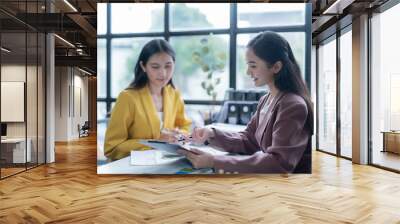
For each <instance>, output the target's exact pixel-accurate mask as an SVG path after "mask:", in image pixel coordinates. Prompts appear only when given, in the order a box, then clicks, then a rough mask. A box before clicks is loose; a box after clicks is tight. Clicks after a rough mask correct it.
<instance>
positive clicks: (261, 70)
mask: <svg viewBox="0 0 400 224" xmlns="http://www.w3.org/2000/svg"><path fill="white" fill-rule="evenodd" d="M246 62H247V75H249V76H250V77H251V78H252V79H253V82H254V85H255V86H257V87H259V86H264V85H273V84H274V75H275V74H276V73H278V72H279V71H280V69H281V65H282V63H281V62H280V61H278V62H276V63H275V64H274V65H272V66H271V65H268V64H267V62H266V61H264V60H262V59H261V58H259V57H258V56H257V55H255V54H254V51H253V49H251V48H247V50H246Z"/></svg>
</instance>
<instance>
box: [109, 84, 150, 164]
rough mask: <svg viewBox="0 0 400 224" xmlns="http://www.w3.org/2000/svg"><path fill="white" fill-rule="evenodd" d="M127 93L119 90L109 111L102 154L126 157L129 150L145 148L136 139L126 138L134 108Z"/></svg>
mask: <svg viewBox="0 0 400 224" xmlns="http://www.w3.org/2000/svg"><path fill="white" fill-rule="evenodd" d="M130 99H131V98H130V96H129V93H127V92H124V91H123V92H121V93H120V95H119V96H118V98H117V101H116V103H115V105H114V108H113V110H112V113H111V117H110V120H109V121H108V126H107V130H106V135H105V139H104V155H105V156H106V157H107V158H109V159H111V160H117V159H120V158H123V157H126V156H128V155H129V154H130V151H132V150H134V149H139V148H145V146H144V145H142V144H139V143H138V141H139V140H138V139H128V138H129V134H128V129H129V127H130V126H131V125H133V122H134V115H135V114H134V112H135V111H134V108H133V105H132V102H131V101H130Z"/></svg>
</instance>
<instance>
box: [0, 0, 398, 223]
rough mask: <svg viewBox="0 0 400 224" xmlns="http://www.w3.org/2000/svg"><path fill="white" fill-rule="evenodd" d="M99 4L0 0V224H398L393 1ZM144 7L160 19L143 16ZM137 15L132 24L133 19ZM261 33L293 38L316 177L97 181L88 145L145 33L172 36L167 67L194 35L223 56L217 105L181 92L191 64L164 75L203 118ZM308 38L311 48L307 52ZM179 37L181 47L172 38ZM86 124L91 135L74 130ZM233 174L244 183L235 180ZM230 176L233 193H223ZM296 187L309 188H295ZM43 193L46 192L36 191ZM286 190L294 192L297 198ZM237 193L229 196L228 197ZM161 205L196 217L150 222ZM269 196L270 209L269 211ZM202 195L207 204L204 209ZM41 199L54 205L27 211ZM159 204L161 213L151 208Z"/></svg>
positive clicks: (234, 84)
mask: <svg viewBox="0 0 400 224" xmlns="http://www.w3.org/2000/svg"><path fill="white" fill-rule="evenodd" d="M106 2H117V1H95V0H87V1H78V0H62V1H61V0H60V1H58V0H2V1H0V45H1V56H0V66H1V73H0V81H1V86H0V89H1V106H0V110H1V112H2V113H1V115H0V119H1V129H2V142H1V145H0V159H1V160H0V178H1V181H0V199H1V201H2V203H0V220H1V219H4V220H7V221H8V222H17V221H21V220H24V217H25V218H31V219H32V220H36V221H38V222H45V221H63V220H64V221H65V220H70V221H75V222H78V221H82V220H84V219H96V218H95V216H97V219H98V220H100V221H103V222H106V221H109V222H111V221H115V219H112V218H110V217H114V218H115V216H114V215H111V213H107V211H105V210H102V209H98V208H107V209H109V211H110V212H112V213H114V214H118V215H119V216H120V217H125V218H127V219H129V220H136V221H142V222H147V221H148V220H150V221H152V220H153V221H159V222H162V221H171V222H179V221H182V220H186V221H187V220H200V221H204V222H207V218H208V221H209V220H211V219H213V218H215V220H223V221H226V222H228V221H230V222H237V223H240V222H242V223H243V222H251V221H257V216H258V215H259V216H260V220H262V221H274V220H280V219H279V217H286V218H287V217H291V218H290V220H292V221H294V222H295V221H299V222H300V221H304V220H307V221H316V220H319V221H321V220H322V221H325V222H350V223H352V222H363V221H370V222H374V223H397V222H398V221H399V220H400V216H399V214H398V208H399V207H400V204H399V202H397V200H395V199H396V198H397V197H398V196H399V194H398V189H399V182H398V174H397V173H399V172H400V154H399V153H400V152H399V150H400V147H399V144H400V143H399V133H398V130H399V129H400V127H399V126H400V103H399V101H398V100H397V98H396V96H397V95H399V92H400V66H399V65H398V63H397V60H396V58H397V57H396V55H397V54H396V53H397V52H399V50H400V49H399V48H400V45H399V44H398V40H399V39H400V38H399V37H400V32H398V31H397V29H396V27H397V23H398V21H400V3H399V1H397V0H366V1H365V0H363V1H358V0H348V1H345V0H310V1H290V2H297V3H310V4H311V12H307V11H306V10H305V11H304V12H301V10H300V11H299V10H298V8H296V7H294V8H291V7H285V8H284V9H282V8H279V7H277V8H270V7H266V6H263V7H259V8H257V10H253V9H252V10H248V8H246V6H245V5H246V4H242V6H241V3H240V4H239V3H238V4H235V3H231V4H225V5H224V4H220V5H218V4H216V5H215V10H203V9H202V8H203V7H204V6H203V5H204V4H174V3H168V4H155V5H152V6H150V5H146V8H145V9H144V8H143V6H142V5H141V4H137V3H135V4H132V5H130V6H129V7H123V6H122V5H121V6H120V5H119V4H118V5H116V6H115V7H114V5H110V4H106ZM268 2H272V3H282V2H285V1H279V0H271V1H268ZM286 2H288V1H286ZM96 3H100V4H96ZM183 6H184V7H186V8H183V9H182V7H183ZM267 10H270V11H268V14H267V15H266V11H267ZM182 11H183V12H182ZM189 12H191V13H189ZM113 13H118V14H117V15H116V16H115V18H116V20H115V21H113V20H111V19H110V18H111V17H113V18H114V16H111V15H112V14H113ZM132 13H140V14H141V16H142V17H141V18H142V19H141V20H140V24H142V25H143V26H141V27H139V26H124V25H123V24H125V23H127V22H126V21H125V20H124V18H126V16H128V17H129V15H132ZM152 13H160V15H162V16H158V17H157V19H158V20H157V21H153V22H152V21H151V20H150V19H151V18H152V16H151V15H152ZM185 13H187V14H185ZM274 13H279V14H281V13H286V14H287V15H288V17H287V20H286V19H285V20H273V19H269V20H263V19H261V18H265V17H269V16H273V14H274ZM304 13H305V14H304ZM307 13H311V14H312V21H311V23H312V25H311V37H307V35H306V33H304V32H303V31H300V30H299V29H298V28H299V27H302V26H304V24H305V23H306V22H307V21H303V20H302V19H301V18H305V17H303V16H305V15H306V14H307ZM98 14H102V15H105V16H102V17H98V16H97V15H98ZM221 15H223V16H221ZM289 15H291V16H293V17H291V16H289ZM180 16H184V18H188V19H190V18H191V16H199V17H200V18H202V19H200V20H199V21H201V22H200V23H199V24H196V23H186V24H185V23H181V20H178V21H177V18H179V17H180ZM296 16H297V17H296ZM222 17H223V18H226V19H222V20H221V18H222ZM215 18H218V19H215ZM133 22H134V21H133V20H132V19H130V20H129V24H133ZM96 29H97V30H96ZM268 29H270V30H276V31H278V32H280V33H282V34H283V35H284V36H285V37H287V38H288V39H289V41H290V42H291V44H292V46H293V48H294V49H295V54H296V57H297V58H298V59H299V64H300V66H301V68H302V72H303V74H304V78H305V81H306V83H307V85H308V86H309V87H310V91H311V96H312V99H313V102H314V109H315V118H316V119H315V127H316V130H315V134H314V136H313V150H314V151H313V174H312V175H308V176H301V175H299V176H297V175H295V176H294V177H281V176H277V177H275V176H274V177H267V178H266V177H260V176H256V177H252V176H247V177H245V176H242V177H240V176H239V177H234V179H237V180H239V182H240V183H239V182H235V181H236V180H235V181H234V180H231V179H229V177H224V178H225V179H224V178H208V179H207V178H203V179H202V177H192V179H190V178H185V179H179V178H176V179H171V178H170V179H168V178H164V177H158V178H155V179H154V178H153V179H151V178H150V179H146V177H138V176H135V177H109V176H107V177H102V176H97V175H96V168H95V167H96V166H97V163H96V157H97V158H102V157H101V156H103V155H102V154H101V153H96V151H97V149H98V147H99V146H101V145H100V144H96V140H97V137H99V136H101V134H102V132H101V128H103V130H104V127H105V126H104V124H105V122H106V119H107V114H109V113H110V111H111V109H112V106H113V102H114V101H115V98H116V96H117V94H118V92H119V91H120V90H121V89H122V88H123V87H124V86H125V84H127V83H128V82H129V81H130V80H131V79H132V78H133V77H132V76H131V74H129V73H130V70H129V69H130V68H129V67H127V64H129V63H132V61H134V60H135V57H136V55H137V53H138V52H137V51H138V49H140V48H141V46H142V45H143V44H144V43H145V42H146V41H147V40H149V39H152V38H155V37H160V38H166V39H168V40H169V41H170V43H171V44H173V46H174V48H175V49H176V50H177V52H178V59H177V61H185V60H183V59H180V58H185V57H190V54H189V55H188V54H187V53H185V51H187V50H188V49H190V48H189V47H188V46H193V47H196V43H197V44H198V43H199V42H200V43H201V40H202V38H204V37H207V38H210V40H212V44H214V45H213V48H215V49H218V50H219V51H221V52H223V53H224V54H225V55H226V57H222V58H224V59H225V62H224V64H225V68H224V69H223V72H221V73H217V75H218V77H220V78H221V81H220V84H219V85H218V86H217V87H216V88H217V89H218V91H217V92H218V94H217V96H216V99H215V100H213V99H212V97H211V96H209V95H207V93H206V91H204V90H203V89H202V88H201V86H200V87H199V86H198V85H197V88H198V89H196V90H195V91H189V89H188V87H189V85H184V83H198V82H199V81H198V80H197V77H202V75H203V74H202V71H201V70H199V69H198V68H197V67H195V66H194V65H191V64H192V63H188V64H186V65H179V66H178V65H177V67H176V72H175V76H174V78H175V79H176V81H175V80H174V81H175V82H176V84H177V85H178V87H179V89H180V90H181V91H182V92H183V96H184V99H185V102H186V104H187V112H188V113H189V114H191V116H192V117H193V119H194V120H195V122H197V124H201V123H202V122H204V120H205V119H206V118H207V117H206V115H207V114H202V113H199V110H201V111H219V110H220V108H221V105H222V103H223V101H224V98H225V92H226V91H227V90H228V89H229V88H233V89H234V90H250V89H251V88H252V83H251V80H250V79H248V77H247V76H246V75H245V72H244V71H245V64H241V61H243V60H241V57H242V54H243V49H244V46H245V43H247V41H248V40H249V39H250V38H251V37H252V36H253V35H254V34H256V33H257V32H260V31H261V30H268ZM210 33H212V35H210ZM308 38H310V39H309V40H308ZM133 40H134V41H133ZM307 41H309V42H310V43H309V44H310V45H312V46H311V48H310V49H308V48H307V47H306V45H307V43H308V42H307ZM182 42H184V43H185V44H188V45H184V44H182V45H180V44H178V43H182ZM190 43H195V44H193V45H191V44H190ZM180 46H182V47H180ZM304 48H305V50H304ZM96 49H98V51H96ZM302 51H305V52H309V54H310V57H309V58H310V59H311V61H310V65H311V66H310V67H307V64H308V62H307V60H308V59H307V58H308V57H307V53H306V55H304V57H303V55H302V54H301V53H299V52H302ZM116 59H121V60H116ZM125 59H126V60H125ZM182 74H185V75H182ZM307 74H309V76H307ZM194 86H196V85H194ZM191 89H192V88H191ZM193 90H194V89H193ZM262 90H264V89H257V91H262ZM96 105H97V108H96ZM86 121H88V123H87V125H88V126H89V127H88V132H89V136H88V137H83V138H82V136H81V134H82V132H84V131H85V130H87V129H86V127H87V125H85V123H86ZM78 125H79V126H78ZM102 125H103V126H102ZM82 126H85V128H82ZM97 127H99V130H97ZM86 134H87V132H86ZM80 137H81V138H80ZM359 164H361V165H362V166H360V165H359ZM31 168H34V169H31ZM238 178H239V179H238ZM269 178H273V181H272V182H273V183H271V181H269V180H270V179H269ZM243 179H245V180H246V181H242V182H241V181H240V180H243ZM172 182H173V184H172ZM244 182H246V183H244ZM188 183H189V184H191V185H192V187H189V185H188ZM233 184H237V185H238V186H239V185H240V186H241V187H234V188H232V185H233ZM243 184H245V185H243ZM299 184H301V185H302V186H306V187H305V188H301V189H299V187H298V185H299ZM155 185H157V186H156V187H155ZM27 186H29V187H27ZM116 186H117V187H116ZM257 186H258V187H257ZM177 187H179V189H188V191H189V190H190V191H191V192H195V193H194V194H196V195H197V196H196V197H197V200H198V201H199V202H193V203H190V204H188V203H186V204H185V202H183V201H182V200H180V199H179V197H178V196H177V195H174V193H171V192H177V191H176V188H177ZM217 188H218V189H224V191H219V190H218V189H217ZM144 189H147V190H144ZM271 189H272V191H271ZM268 190H269V191H268ZM45 191H46V192H48V193H49V194H48V196H46V197H44V196H43V194H44V193H43V192H45ZM266 191H267V193H268V192H269V193H270V192H272V193H271V194H269V196H271V195H278V196H276V197H272V196H271V197H272V198H271V197H268V195H266ZM121 192H122V193H121ZM155 192H156V194H157V197H163V196H164V195H165V196H166V197H167V199H161V198H160V199H159V201H157V197H153V196H154V193H155ZM310 192H311V193H310ZM312 192H314V193H312ZM315 192H317V193H315ZM185 193H187V194H191V193H190V192H185ZM286 193H287V194H286ZM113 194H114V195H118V196H123V197H125V198H128V199H129V200H127V201H124V202H121V201H120V200H119V199H114V198H113V197H111V196H112V195H113ZM293 194H297V195H302V196H300V198H299V197H296V198H294V196H293ZM63 195H64V196H63ZM198 195H208V196H209V197H210V198H213V199H212V200H210V198H208V197H206V196H204V197H202V196H198ZM228 195H229V196H228ZM232 195H234V196H232ZM255 196H260V197H258V200H259V201H260V200H261V201H263V200H265V204H266V207H265V208H264V207H263V208H260V206H257V205H255V204H257V203H252V202H251V200H252V199H251V197H255ZM32 197H33V198H36V197H37V198H40V200H38V201H39V202H35V201H32V200H26V199H29V198H32ZM99 198H100V199H101V200H97V199H99ZM143 198H150V199H149V200H148V201H145V199H143ZM171 198H173V199H171ZM263 198H264V199H263ZM236 199H238V200H237V204H235V203H231V204H230V203H228V202H231V201H232V200H233V201H235V200H236ZM47 200H48V201H47ZM138 200H140V201H141V204H140V206H142V207H141V208H143V211H142V210H140V209H139V210H137V209H136V210H135V211H137V214H139V215H138V216H135V215H130V213H129V212H124V211H122V210H121V209H120V208H117V207H118V206H120V207H123V206H122V205H124V206H126V208H127V209H130V210H132V209H134V208H137V207H134V206H135V205H133V204H135V203H134V202H137V201H138ZM142 200H144V201H142ZM185 200H186V198H185ZM299 200H300V201H301V202H299ZM49 201H52V202H51V203H50V202H49ZM154 201H157V202H160V204H157V203H156V204H157V205H155V204H154ZM243 201H246V202H248V203H247V204H246V206H247V205H250V206H249V208H250V207H252V209H254V210H252V211H254V212H253V213H251V214H252V217H247V216H246V215H245V214H243V212H241V211H237V210H235V209H237V208H238V207H239V208H241V203H239V202H243ZM3 202H4V203H3ZM170 202H177V203H178V206H180V204H182V206H186V207H188V208H190V209H192V210H193V212H199V213H196V214H197V215H195V216H196V217H195V218H187V217H184V216H183V214H177V215H176V216H175V218H172V217H164V218H163V219H160V217H161V216H160V217H158V216H157V215H162V214H165V211H168V212H171V214H172V213H174V211H176V209H175V208H170V209H168V208H166V207H165V205H166V204H168V203H170ZM263 202H264V201H263ZM271 202H274V203H272V206H267V205H270V204H271ZM38 203H39V204H38ZM146 203H150V204H151V203H153V204H152V205H151V206H150V205H148V204H146ZM163 203H166V204H163ZM199 203H200V204H201V203H203V204H205V205H208V206H211V207H212V206H214V207H213V208H215V209H214V210H213V211H210V210H209V209H208V210H207V209H206V210H204V208H203V207H202V206H200V205H199ZM43 204H46V205H47V207H50V208H51V209H52V210H51V211H50V210H49V211H48V212H43V211H42V210H40V209H39V212H37V211H38V210H37V209H38V208H41V207H42V206H43ZM175 204H176V203H175ZM242 204H243V203H242ZM315 204H317V205H318V207H319V209H318V210H317V209H315ZM114 205H118V206H117V207H113V206H114ZM159 205H160V206H162V207H163V209H164V210H163V211H164V213H163V211H161V210H160V211H157V210H156V209H155V207H157V206H159ZM140 206H139V207H140ZM302 206H304V207H302ZM307 206H308V207H307ZM82 207H83V208H84V209H82ZM167 207H168V206H167ZM261 207H262V206H261ZM88 208H93V209H92V210H90V211H91V215H87V209H88ZM150 208H151V209H150ZM306 208H312V209H306ZM220 209H221V210H220ZM274 209H279V211H277V210H274ZM281 209H282V210H281ZM17 210H18V211H17ZM145 210H152V211H153V214H147V213H146V212H145ZM50 213H51V214H50ZM278 213H279V214H278ZM84 214H85V215H84ZM102 214H103V215H102ZM199 214H200V215H199ZM233 214H238V215H237V216H234V215H233ZM266 214H267V215H268V217H266ZM277 214H278V215H277ZM193 215H194V213H192V216H193ZM78 216H79V217H78ZM139 216H140V217H139ZM244 217H247V218H244ZM261 217H262V218H261ZM121 219H122V218H121ZM284 221H285V220H282V222H284ZM286 221H287V220H286Z"/></svg>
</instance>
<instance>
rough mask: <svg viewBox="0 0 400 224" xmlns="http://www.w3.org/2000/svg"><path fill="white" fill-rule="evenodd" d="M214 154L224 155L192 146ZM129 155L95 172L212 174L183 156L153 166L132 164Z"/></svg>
mask: <svg viewBox="0 0 400 224" xmlns="http://www.w3.org/2000/svg"><path fill="white" fill-rule="evenodd" d="M209 126H210V127H215V128H219V129H221V130H225V131H229V130H231V131H241V130H243V129H244V128H245V127H246V126H244V125H231V124H219V123H216V124H211V125H209ZM194 147H196V148H198V149H200V150H203V151H206V152H209V153H211V154H214V155H226V154H227V153H226V152H221V151H218V150H216V149H214V148H212V147H210V146H204V145H202V146H194ZM130 159H131V157H130V156H128V157H125V158H122V159H119V160H116V161H113V162H110V163H107V164H104V165H99V166H97V174H212V173H213V172H212V169H197V170H196V169H193V167H192V164H191V163H190V162H189V160H187V159H186V158H184V157H181V158H176V159H175V160H171V162H170V163H167V164H163V165H154V166H134V165H131V163H130Z"/></svg>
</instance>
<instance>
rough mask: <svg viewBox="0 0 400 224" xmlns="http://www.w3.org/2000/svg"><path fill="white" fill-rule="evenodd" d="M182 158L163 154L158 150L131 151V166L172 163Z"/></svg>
mask: <svg viewBox="0 0 400 224" xmlns="http://www.w3.org/2000/svg"><path fill="white" fill-rule="evenodd" d="M182 158H183V156H180V155H174V154H167V153H163V152H162V151H159V150H144V151H131V165H134V166H154V165H162V164H168V163H173V162H175V161H176V160H179V159H182Z"/></svg>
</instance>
